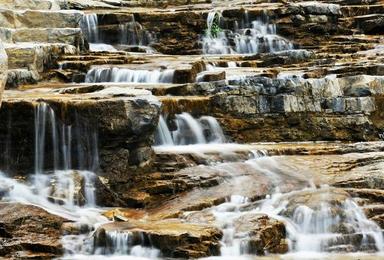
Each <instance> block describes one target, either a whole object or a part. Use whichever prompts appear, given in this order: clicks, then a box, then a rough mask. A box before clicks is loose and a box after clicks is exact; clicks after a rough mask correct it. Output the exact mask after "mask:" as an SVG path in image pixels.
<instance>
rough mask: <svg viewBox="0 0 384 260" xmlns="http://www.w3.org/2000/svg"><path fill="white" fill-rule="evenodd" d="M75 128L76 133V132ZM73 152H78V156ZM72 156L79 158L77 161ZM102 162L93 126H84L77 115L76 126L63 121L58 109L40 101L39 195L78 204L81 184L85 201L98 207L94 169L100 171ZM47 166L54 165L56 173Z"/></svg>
mask: <svg viewBox="0 0 384 260" xmlns="http://www.w3.org/2000/svg"><path fill="white" fill-rule="evenodd" d="M73 129H74V132H75V135H73V133H72V130H73ZM73 152H75V153H76V154H77V158H76V156H74V155H73ZM47 158H49V159H50V160H49V161H52V162H53V163H52V165H51V164H46V161H48V160H46V159H47ZM72 158H75V161H73V160H72ZM98 164H99V160H98V149H97V135H96V132H95V131H94V130H91V128H90V127H89V126H88V127H85V126H84V125H82V124H81V123H80V120H79V118H78V116H77V114H76V122H75V125H65V124H63V123H62V122H60V121H59V120H56V116H55V112H54V110H53V109H52V108H51V107H50V106H49V105H48V104H47V103H44V102H39V103H38V104H37V105H36V107H35V175H34V176H33V184H34V186H35V187H36V190H37V192H38V194H40V195H41V196H42V197H47V198H48V197H51V198H53V199H60V200H62V201H64V203H65V204H67V205H68V206H74V205H79V204H83V203H81V202H79V198H78V197H79V194H76V192H79V190H78V189H79V187H82V189H84V194H83V195H84V196H85V198H84V200H85V202H84V203H86V204H87V205H92V206H94V205H95V197H94V189H95V188H94V178H95V174H94V173H92V172H91V171H94V170H96V169H97V168H98ZM46 168H48V169H49V168H52V170H53V174H45V169H46ZM72 169H79V170H80V171H73V170H72ZM76 182H78V183H76ZM76 197H77V198H76ZM62 203H63V202H62Z"/></svg>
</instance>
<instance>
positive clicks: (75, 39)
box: [0, 28, 85, 50]
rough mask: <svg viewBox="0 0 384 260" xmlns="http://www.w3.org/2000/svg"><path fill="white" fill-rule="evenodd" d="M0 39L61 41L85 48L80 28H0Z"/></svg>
mask: <svg viewBox="0 0 384 260" xmlns="http://www.w3.org/2000/svg"><path fill="white" fill-rule="evenodd" d="M0 39H2V40H3V41H4V42H6V43H23V42H35V43H63V44H69V45H73V46H75V47H77V48H79V49H80V50H84V49H85V40H84V37H83V34H82V31H81V29H80V28H33V29H31V28H22V29H8V28H0Z"/></svg>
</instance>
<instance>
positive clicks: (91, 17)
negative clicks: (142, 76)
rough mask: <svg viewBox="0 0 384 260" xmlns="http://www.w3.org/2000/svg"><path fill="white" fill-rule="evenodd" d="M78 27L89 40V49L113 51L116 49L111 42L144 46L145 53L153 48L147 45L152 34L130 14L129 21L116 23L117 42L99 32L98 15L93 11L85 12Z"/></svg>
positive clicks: (151, 39) (151, 40)
mask: <svg viewBox="0 0 384 260" xmlns="http://www.w3.org/2000/svg"><path fill="white" fill-rule="evenodd" d="M80 27H81V29H82V32H83V34H84V36H85V38H86V39H87V40H88V42H89V49H90V50H91V51H95V52H98V51H108V52H115V51H117V49H116V48H115V47H113V46H112V45H111V44H123V45H130V46H143V47H146V48H145V49H146V52H147V53H152V52H153V50H152V49H151V48H149V47H148V46H149V44H150V43H152V42H153V36H152V34H151V33H149V32H148V31H146V30H144V29H143V27H142V26H141V24H140V23H138V22H136V21H135V18H134V16H132V21H131V22H127V23H123V24H119V25H118V27H119V31H120V34H119V35H120V37H119V40H118V42H115V41H113V42H111V40H110V39H109V38H108V37H106V35H104V34H102V33H101V32H100V29H99V19H98V15H97V14H95V13H91V14H85V15H84V16H83V18H82V20H81V21H80ZM108 43H109V44H108Z"/></svg>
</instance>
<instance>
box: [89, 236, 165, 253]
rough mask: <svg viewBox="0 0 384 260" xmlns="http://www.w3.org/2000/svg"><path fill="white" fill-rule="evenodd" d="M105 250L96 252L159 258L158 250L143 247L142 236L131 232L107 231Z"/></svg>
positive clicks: (143, 239)
mask: <svg viewBox="0 0 384 260" xmlns="http://www.w3.org/2000/svg"><path fill="white" fill-rule="evenodd" d="M106 243H107V245H106V248H98V249H96V251H104V252H103V253H104V254H107V255H116V256H122V255H130V256H136V257H145V258H149V259H155V258H158V257H159V256H160V251H159V250H158V249H155V248H152V247H147V246H145V243H146V242H145V238H144V235H143V234H133V233H132V232H122V231H107V232H106Z"/></svg>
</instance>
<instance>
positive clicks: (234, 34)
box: [203, 11, 293, 54]
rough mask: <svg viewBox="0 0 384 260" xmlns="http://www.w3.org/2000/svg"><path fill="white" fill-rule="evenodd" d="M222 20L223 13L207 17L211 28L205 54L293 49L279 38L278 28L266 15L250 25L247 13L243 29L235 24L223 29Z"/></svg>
mask: <svg viewBox="0 0 384 260" xmlns="http://www.w3.org/2000/svg"><path fill="white" fill-rule="evenodd" d="M222 20H223V17H222V14H221V13H220V12H217V11H213V12H210V13H209V14H208V17H207V28H208V29H207V31H206V35H205V36H204V37H203V53H204V54H233V53H240V54H255V53H265V52H277V51H283V50H290V49H293V44H292V43H290V42H289V41H288V40H287V39H285V38H283V37H281V36H279V35H277V30H276V25H275V24H270V23H269V18H268V16H267V15H266V14H263V15H261V16H260V17H259V18H257V19H256V20H254V21H252V22H250V21H249V16H248V14H247V13H246V14H245V18H244V20H243V21H242V22H241V26H239V25H238V23H236V26H235V28H233V30H224V29H222V28H221V27H220V26H221V25H222V23H223V22H222ZM231 42H233V44H232V43H231Z"/></svg>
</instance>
